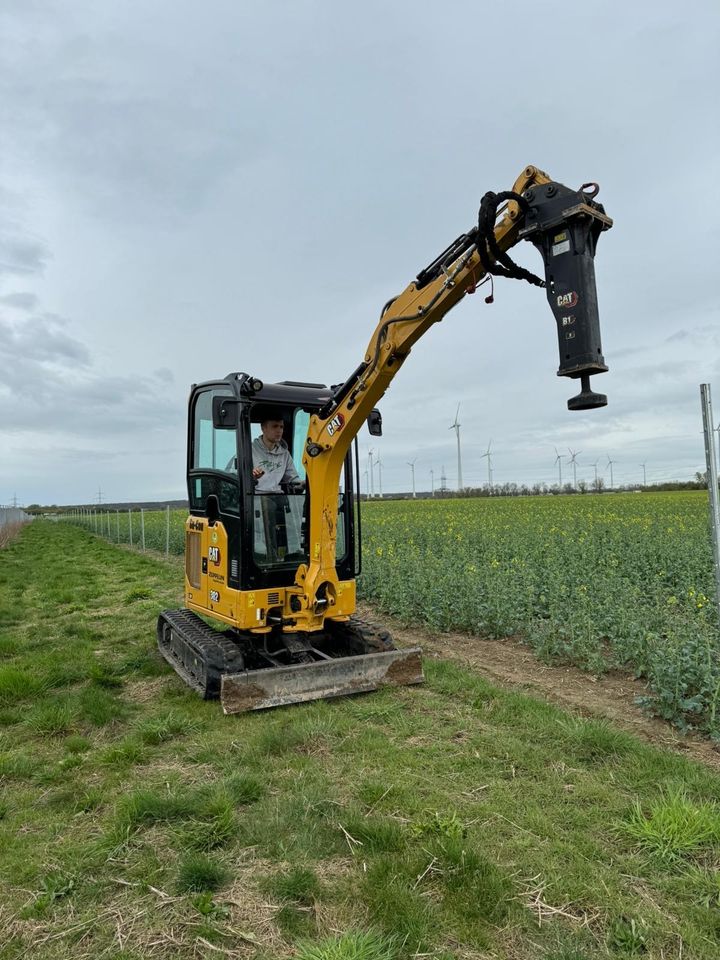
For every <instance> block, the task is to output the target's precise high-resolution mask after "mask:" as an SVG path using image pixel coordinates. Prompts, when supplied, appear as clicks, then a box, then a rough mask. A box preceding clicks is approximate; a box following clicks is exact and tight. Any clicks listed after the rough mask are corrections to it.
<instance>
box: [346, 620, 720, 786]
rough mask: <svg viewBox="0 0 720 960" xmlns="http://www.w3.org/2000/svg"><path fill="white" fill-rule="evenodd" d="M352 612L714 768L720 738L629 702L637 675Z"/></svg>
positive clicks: (637, 688) (638, 686)
mask: <svg viewBox="0 0 720 960" xmlns="http://www.w3.org/2000/svg"><path fill="white" fill-rule="evenodd" d="M358 613H359V614H360V616H362V617H366V618H367V619H368V620H373V621H375V622H378V623H382V624H383V626H386V627H387V628H388V629H389V630H391V631H392V633H393V636H394V637H395V639H396V640H397V641H398V642H399V644H400V646H415V645H418V644H419V645H420V646H421V647H422V648H423V652H424V654H425V656H426V657H447V658H449V659H452V660H457V661H458V662H460V663H463V664H466V665H467V666H469V667H471V668H472V669H473V670H475V671H477V672H478V673H479V674H481V675H482V676H483V677H487V679H488V680H491V681H492V682H493V683H495V684H497V686H499V687H504V688H507V689H514V690H522V691H523V692H525V693H528V694H530V695H532V696H536V697H542V698H543V699H545V700H548V701H549V702H551V703H555V704H557V705H558V706H560V707H562V708H563V709H565V710H568V711H569V712H571V713H574V714H576V715H578V716H583V717H605V718H606V719H608V720H610V721H612V722H613V723H614V724H616V725H617V726H619V727H622V728H623V729H625V730H629V731H630V732H631V733H634V734H635V735H636V736H638V737H641V738H642V739H643V740H647V741H649V742H651V743H654V744H656V745H657V746H659V747H666V748H668V749H670V750H675V751H678V752H680V753H683V754H685V756H689V757H692V758H693V759H695V760H699V761H701V762H702V763H706V764H708V765H709V766H712V767H714V768H715V769H717V770H720V744H713V743H712V742H710V741H709V740H707V739H706V738H704V737H701V736H698V735H696V734H692V733H689V734H683V733H681V732H680V731H679V730H677V729H676V728H675V727H673V726H671V724H669V723H667V722H665V721H664V720H659V719H656V718H653V717H651V716H649V715H648V713H647V712H646V711H645V710H643V709H642V708H641V707H639V706H638V705H637V704H636V703H635V698H636V697H640V696H644V695H647V693H648V689H647V686H646V684H645V683H644V682H643V681H642V680H636V679H635V678H634V677H632V676H630V675H627V676H625V675H622V674H620V673H618V672H617V671H612V672H611V673H609V674H604V675H602V676H595V675H593V674H590V673H586V672H584V671H582V670H578V669H577V668H576V667H568V666H554V665H548V664H545V663H542V662H541V661H539V660H538V659H537V657H536V656H535V654H534V653H533V652H532V650H531V649H530V648H529V647H527V646H525V644H523V643H522V642H521V641H520V640H518V639H517V638H515V637H510V638H507V639H504V640H489V639H486V638H484V637H481V636H472V635H468V634H462V633H434V632H431V631H430V630H428V629H425V628H423V627H404V626H402V625H401V624H400V623H398V622H397V621H395V620H393V618H392V617H388V616H387V615H385V614H380V613H378V612H377V611H376V610H374V609H373V608H372V607H371V606H370V605H369V604H365V603H361V604H358Z"/></svg>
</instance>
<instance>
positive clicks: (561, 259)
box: [519, 183, 612, 410]
mask: <svg viewBox="0 0 720 960" xmlns="http://www.w3.org/2000/svg"><path fill="white" fill-rule="evenodd" d="M597 192H598V186H597V184H594V183H586V184H583V186H582V187H581V188H580V190H570V189H568V187H565V186H563V185H562V184H561V183H546V184H542V185H538V186H534V187H531V188H530V189H528V190H526V191H525V192H524V193H523V194H522V197H523V199H524V200H525V201H526V202H527V204H528V208H527V209H525V210H524V214H525V222H524V225H523V227H522V229H521V230H520V234H519V235H520V237H522V238H524V239H527V240H530V241H532V243H533V244H534V245H535V246H536V247H537V248H538V250H539V251H540V253H541V254H542V257H543V261H544V263H545V283H546V291H547V298H548V301H549V303H550V307H551V309H552V312H553V315H554V316H555V322H556V324H557V332H558V347H559V350H560V368H559V370H558V376H559V377H572V378H579V379H580V382H581V392H580V393H579V394H578V395H577V396H575V397H572V398H571V399H570V400H568V409H569V410H589V409H591V408H593V407H604V406H605V405H606V404H607V397H606V396H605V395H604V394H602V393H595V392H593V391H592V390H591V388H590V376H591V374H594V373H605V372H606V371H607V369H608V368H607V366H606V364H605V360H604V358H603V355H602V347H601V344H600V318H599V314H598V302H597V289H596V286H595V264H594V262H593V261H594V258H595V248H596V245H597V240H598V237H599V236H600V234H601V233H602V232H603V231H604V230H609V229H610V227H611V226H612V220H611V219H610V217H608V216H607V215H606V213H605V210H604V208H603V206H602V204H600V203H596V202H595V201H594V199H593V198H594V197H595V196H596V194H597Z"/></svg>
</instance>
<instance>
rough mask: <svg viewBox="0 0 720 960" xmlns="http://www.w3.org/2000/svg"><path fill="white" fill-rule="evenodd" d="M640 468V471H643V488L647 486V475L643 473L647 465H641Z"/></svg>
mask: <svg viewBox="0 0 720 960" xmlns="http://www.w3.org/2000/svg"><path fill="white" fill-rule="evenodd" d="M640 466H641V467H642V470H643V486H644V487H646V486H647V473H646V472H645V467H646V466H647V463H641V464H640Z"/></svg>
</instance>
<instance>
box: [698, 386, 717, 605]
mask: <svg viewBox="0 0 720 960" xmlns="http://www.w3.org/2000/svg"><path fill="white" fill-rule="evenodd" d="M700 399H701V402H702V412H703V429H704V432H705V462H706V464H707V485H708V494H709V496H710V526H711V530H712V543H713V567H714V568H715V604H716V606H717V609H718V613H719V614H720V502H718V469H717V459H716V456H715V430H714V428H713V425H712V423H713V419H712V398H711V396H710V384H709V383H701V384H700Z"/></svg>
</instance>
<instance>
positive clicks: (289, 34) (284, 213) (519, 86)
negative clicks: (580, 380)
mask: <svg viewBox="0 0 720 960" xmlns="http://www.w3.org/2000/svg"><path fill="white" fill-rule="evenodd" d="M0 37H2V47H1V49H2V56H1V57H0V143H1V144H2V149H1V150H0V213H1V214H2V215H1V216H0V444H1V445H0V503H2V502H5V503H8V502H10V501H11V500H12V498H13V496H17V498H18V501H19V502H21V503H25V504H29V503H31V502H41V503H77V502H83V501H85V502H87V501H91V500H92V499H94V498H95V497H96V496H97V491H98V489H101V490H102V494H103V499H104V500H106V501H107V500H132V499H136V498H142V499H164V498H175V497H182V496H184V495H185V477H184V445H185V419H186V400H187V393H188V389H189V385H190V384H191V383H193V382H199V381H201V380H206V379H212V378H214V377H218V376H224V375H225V374H226V373H228V372H230V371H233V370H246V371H248V372H250V373H251V374H253V375H255V376H259V377H260V378H262V379H263V380H265V381H273V380H285V379H292V380H309V381H320V382H324V383H336V382H338V381H340V380H343V379H344V378H345V377H346V376H347V375H348V374H349V373H350V371H351V370H353V369H354V368H355V366H356V365H357V364H358V362H359V361H360V360H361V359H362V356H363V354H364V350H365V346H366V344H367V341H368V339H369V338H370V335H371V334H372V331H373V330H374V328H375V324H376V322H377V319H378V315H379V311H380V309H381V307H382V305H383V304H384V303H385V301H386V300H387V299H388V298H389V297H391V296H393V295H394V294H396V293H398V292H400V291H401V290H402V289H403V288H404V287H405V286H406V285H407V284H408V283H409V282H410V281H411V280H412V279H413V278H414V276H415V275H416V273H417V272H418V271H419V270H420V269H421V268H422V267H424V266H425V265H426V264H427V263H428V262H430V261H431V260H432V259H433V258H434V257H435V256H436V254H437V253H438V252H440V250H442V249H443V248H444V247H445V246H446V245H447V244H448V243H449V242H450V240H452V239H453V238H454V237H455V236H457V234H459V233H461V232H462V231H464V230H467V229H469V228H470V227H471V226H472V225H473V222H474V221H475V219H476V216H477V208H478V205H479V201H480V198H481V197H482V195H483V194H484V193H485V192H486V191H487V190H496V191H499V190H504V189H509V188H510V187H511V185H512V183H513V182H514V180H515V178H516V177H517V176H518V174H519V173H520V172H521V171H522V169H523V167H525V166H526V165H527V164H528V163H533V164H536V165H537V166H539V167H541V168H542V169H544V170H546V171H547V172H548V173H549V174H550V175H551V176H552V177H553V178H555V179H557V180H560V181H562V182H564V183H566V184H568V185H569V186H572V187H577V186H579V185H580V184H581V183H583V182H585V181H589V180H596V181H598V182H599V183H600V186H601V192H600V196H599V198H598V199H599V200H600V201H602V202H603V203H604V205H605V208H606V210H607V212H608V214H609V215H610V216H611V217H613V219H614V221H615V226H614V227H613V229H612V230H611V231H610V232H609V233H606V234H604V235H603V236H602V237H601V238H600V242H599V245H598V254H597V258H596V264H595V266H596V273H597V285H598V297H599V302H600V317H601V326H602V337H603V351H604V354H605V359H606V361H607V363H608V364H609V366H610V368H611V370H610V373H609V374H605V375H604V376H602V377H596V378H595V381H594V385H595V389H597V390H602V391H603V392H605V393H607V394H608V397H609V406H608V407H607V408H605V409H603V410H595V411H588V412H585V413H574V414H571V413H569V412H568V411H567V409H566V400H567V398H568V397H569V396H571V395H572V394H574V393H575V392H576V389H577V384H576V382H574V381H569V380H567V379H565V378H558V377H556V370H557V365H558V358H557V338H556V333H555V326H554V320H553V318H552V314H551V312H550V309H549V307H548V305H547V302H546V300H545V295H544V293H543V291H540V290H538V289H537V288H533V287H529V286H527V285H525V284H522V283H518V282H510V281H503V280H500V281H498V282H497V283H496V286H495V303H494V304H493V305H491V306H487V305H485V303H484V297H483V296H482V295H479V296H475V297H467V298H466V299H465V300H464V301H463V302H462V303H461V304H460V305H459V306H458V307H457V308H456V309H455V310H454V311H453V312H451V313H450V314H449V315H448V316H447V317H446V318H445V320H444V321H443V322H442V323H441V324H440V325H438V326H436V327H434V328H433V329H432V330H431V331H430V332H429V333H428V334H427V335H426V336H425V338H424V339H423V340H422V341H420V342H419V343H418V344H417V346H416V347H415V348H414V350H413V354H412V356H411V357H410V358H409V359H408V361H407V362H406V364H405V366H404V367H403V369H402V371H401V372H400V373H399V374H398V376H397V378H396V379H395V381H394V382H393V384H392V385H391V387H390V390H389V391H388V393H387V395H386V396H385V398H384V400H383V402H382V404H381V409H382V413H383V418H384V428H385V435H384V436H383V438H382V439H381V440H379V441H378V442H376V443H374V444H373V445H374V446H375V447H376V449H378V450H379V452H380V456H381V458H382V461H383V473H382V483H383V489H384V490H385V491H392V490H403V489H404V490H407V489H408V488H409V486H410V467H409V466H407V462H408V461H410V460H414V459H416V464H415V471H416V484H417V487H418V489H429V487H430V471H431V470H434V475H435V483H436V485H437V484H438V483H439V478H440V475H441V473H442V470H443V467H444V468H445V474H446V476H447V480H448V484H449V485H450V486H453V485H454V484H455V482H456V477H457V466H456V462H457V461H456V447H455V435H454V433H453V431H452V430H451V429H450V425H451V424H452V422H453V419H454V416H455V410H456V408H457V405H458V403H460V404H461V406H460V417H459V420H460V423H461V439H462V450H463V474H464V481H465V483H466V484H476V483H481V482H482V481H483V480H486V479H487V468H486V460H484V459H482V456H481V455H482V454H483V453H484V452H485V450H486V448H487V445H488V442H489V441H490V439H492V458H493V459H492V464H493V474H494V480H496V481H497V482H504V481H506V480H515V481H517V482H533V481H545V482H549V483H552V482H553V481H554V480H556V479H557V467H556V464H555V449H554V448H555V447H557V448H558V450H559V452H560V453H562V454H565V455H567V454H568V448H571V449H573V450H575V451H580V452H579V453H578V456H577V462H578V479H581V478H585V479H588V480H589V479H591V478H592V477H593V475H594V470H593V467H592V464H593V463H595V461H599V463H598V470H599V471H600V472H601V473H602V471H606V472H605V476H606V478H608V477H609V473H608V472H607V460H608V457H611V458H612V459H613V460H614V461H615V464H614V478H615V481H616V483H621V482H629V481H636V480H639V479H640V478H641V477H642V468H641V466H640V464H641V463H643V462H645V463H646V464H647V479H648V481H652V480H656V479H663V478H687V477H691V476H692V475H693V474H694V472H695V471H696V470H700V469H703V470H704V449H703V441H702V421H701V412H700V399H699V386H698V385H699V384H700V383H701V382H710V383H711V384H712V385H713V386H714V388H715V410H716V413H715V418H716V422H717V421H718V420H720V349H719V348H720V306H719V304H720V301H719V299H718V289H717V287H718V262H719V255H720V220H719V219H718V208H719V206H720V204H719V202H718V201H719V200H720V196H719V194H720V187H719V186H718V184H719V183H720V177H719V176H718V173H719V172H720V166H719V154H720V151H719V149H718V147H719V145H720V120H719V117H720V111H719V110H718V91H719V90H720V66H719V65H720V58H719V57H718V48H719V47H720V6H718V4H717V2H715V0H689V2H686V3H684V4H678V3H676V2H668V0H656V2H654V3H653V4H628V3H627V2H623V3H619V2H615V0H609V2H608V0H603V2H595V0H586V2H584V3H582V4H580V3H576V2H569V0H556V2H552V0H551V2H546V3H545V4H543V5H542V6H540V7H539V6H538V5H537V3H529V2H526V0H515V2H513V3H500V2H495V3H484V2H481V0H474V2H455V3H453V2H447V3H445V4H444V5H438V4H437V3H428V2H425V0H412V2H409V0H403V2H388V0H385V2H378V0H365V2H363V3H362V4H344V3H338V2H337V0H335V2H330V0H315V2H312V0H293V2H290V0H266V2H264V3H254V4H249V3H238V2H237V0H207V2H205V3H203V4H198V3H196V2H193V3H191V2H188V0H172V2H171V0H150V2H148V0H143V2H132V0H130V2H128V0H125V2H122V3H120V2H118V0H114V2H113V0H107V2H103V3H97V2H90V0H63V2H62V3H61V2H48V0H5V2H4V3H3V4H2V7H1V8H0ZM515 255H516V258H517V259H518V260H519V261H520V262H522V263H524V264H525V265H527V266H530V267H531V268H533V269H534V270H536V271H537V272H542V264H541V262H540V259H539V257H538V255H537V254H536V253H535V251H534V249H533V248H532V247H530V245H528V244H524V245H523V247H522V248H515ZM369 444H370V438H369V437H368V435H367V433H366V432H365V431H363V434H362V436H361V451H362V454H363V459H364V465H365V464H366V458H367V449H368V446H369ZM569 476H570V472H569V466H568V464H567V461H565V462H564V476H563V479H564V480H565V479H568V478H569ZM377 482H378V481H377V477H376V481H375V483H376V486H377Z"/></svg>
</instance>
